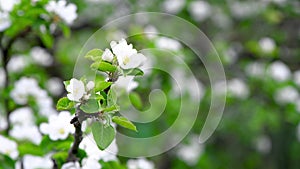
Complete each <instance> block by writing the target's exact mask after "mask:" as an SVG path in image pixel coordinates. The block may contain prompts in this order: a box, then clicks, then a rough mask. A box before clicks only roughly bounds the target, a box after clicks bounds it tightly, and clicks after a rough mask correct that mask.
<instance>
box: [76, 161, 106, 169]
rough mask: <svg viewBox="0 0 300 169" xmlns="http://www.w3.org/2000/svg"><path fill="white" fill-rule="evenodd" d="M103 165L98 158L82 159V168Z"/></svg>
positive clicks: (89, 168)
mask: <svg viewBox="0 0 300 169" xmlns="http://www.w3.org/2000/svg"><path fill="white" fill-rule="evenodd" d="M101 168H102V166H101V165H100V163H99V162H98V160H96V159H94V158H84V159H82V168H81V169H101Z"/></svg>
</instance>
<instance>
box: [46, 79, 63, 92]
mask: <svg viewBox="0 0 300 169" xmlns="http://www.w3.org/2000/svg"><path fill="white" fill-rule="evenodd" d="M46 87H47V89H48V90H49V92H50V93H51V94H52V95H54V96H59V95H60V94H62V92H63V91H64V86H63V83H62V80H61V79H60V78H57V77H52V78H50V79H49V80H48V81H47V84H46Z"/></svg>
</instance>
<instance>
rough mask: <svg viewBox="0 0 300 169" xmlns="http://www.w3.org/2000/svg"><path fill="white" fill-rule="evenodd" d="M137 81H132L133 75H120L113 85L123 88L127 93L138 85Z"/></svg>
mask: <svg viewBox="0 0 300 169" xmlns="http://www.w3.org/2000/svg"><path fill="white" fill-rule="evenodd" d="M138 85H139V84H138V82H136V81H134V76H125V77H124V76H120V77H119V78H118V80H117V81H116V82H115V84H114V86H115V87H117V88H122V89H125V90H126V91H127V92H128V93H129V92H130V91H132V90H134V89H135V88H137V87H138Z"/></svg>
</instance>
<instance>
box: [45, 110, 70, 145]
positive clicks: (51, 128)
mask: <svg viewBox="0 0 300 169" xmlns="http://www.w3.org/2000/svg"><path fill="white" fill-rule="evenodd" d="M71 119H72V116H71V114H70V112H68V111H62V112H60V113H59V114H58V115H51V116H50V117H49V122H48V123H42V124H41V125H40V130H41V132H42V133H43V134H48V135H49V137H50V139H51V140H64V139H66V138H67V137H68V136H69V134H71V133H74V131H75V128H74V126H73V125H72V124H70V123H68V122H69V121H71Z"/></svg>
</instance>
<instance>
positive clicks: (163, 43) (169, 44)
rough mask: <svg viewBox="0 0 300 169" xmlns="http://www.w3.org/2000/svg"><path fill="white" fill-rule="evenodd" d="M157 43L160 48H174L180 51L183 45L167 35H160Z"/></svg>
mask: <svg viewBox="0 0 300 169" xmlns="http://www.w3.org/2000/svg"><path fill="white" fill-rule="evenodd" d="M155 45H156V46H157V47H159V48H162V49H168V50H173V51H178V50H180V49H181V47H182V46H181V44H180V43H179V42H178V41H177V40H174V39H171V38H167V37H159V38H158V39H156V41H155Z"/></svg>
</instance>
